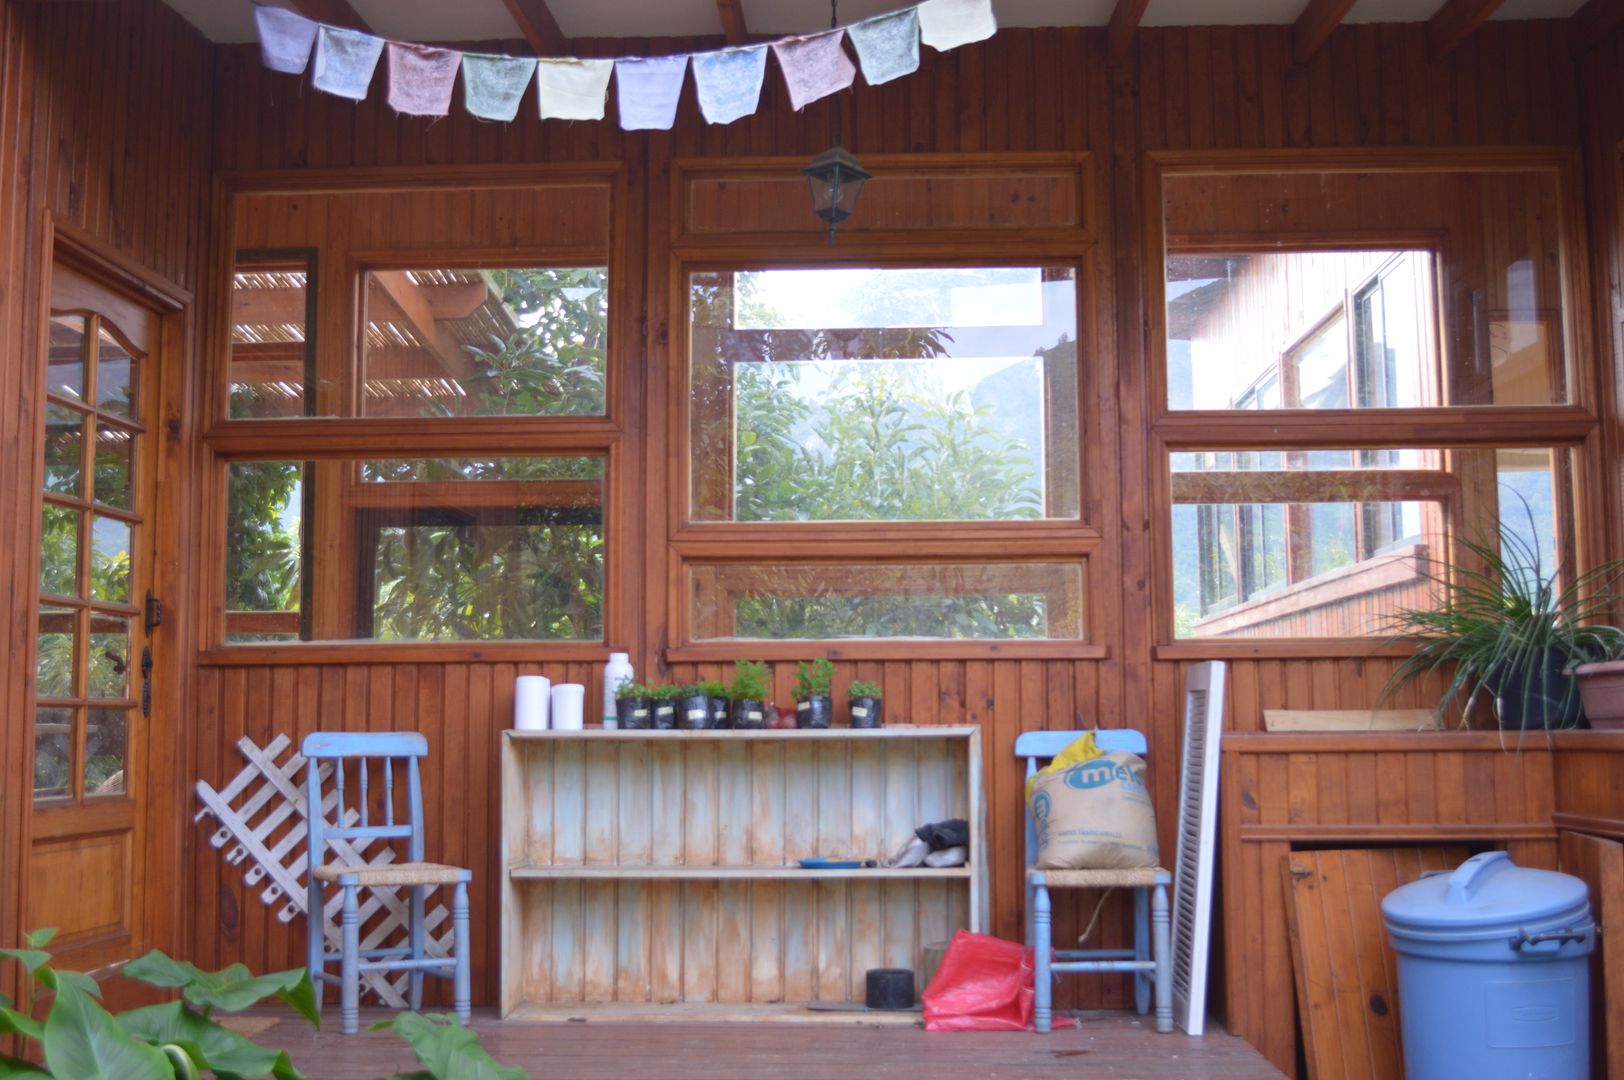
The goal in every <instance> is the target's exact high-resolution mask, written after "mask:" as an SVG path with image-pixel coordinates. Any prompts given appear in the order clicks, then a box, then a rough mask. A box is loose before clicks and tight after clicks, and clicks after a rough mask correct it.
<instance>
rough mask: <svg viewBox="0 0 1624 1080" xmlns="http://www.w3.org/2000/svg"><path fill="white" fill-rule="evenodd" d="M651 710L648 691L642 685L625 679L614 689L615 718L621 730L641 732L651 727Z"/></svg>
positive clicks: (651, 704)
mask: <svg viewBox="0 0 1624 1080" xmlns="http://www.w3.org/2000/svg"><path fill="white" fill-rule="evenodd" d="M652 708H653V703H652V702H650V701H649V689H648V687H646V686H644V685H643V684H642V683H639V682H633V681H632V680H631V679H629V678H627V679H622V680H620V685H619V686H617V687H615V716H616V717H617V718H618V719H619V721H620V726H621V729H622V730H625V731H642V730H645V729H647V728H649V727H651V726H652V725H653V717H652V716H651V710H652Z"/></svg>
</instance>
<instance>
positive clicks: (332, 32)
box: [313, 24, 383, 101]
mask: <svg viewBox="0 0 1624 1080" xmlns="http://www.w3.org/2000/svg"><path fill="white" fill-rule="evenodd" d="M382 55H383V38H380V37H373V36H372V35H371V34H363V33H361V32H360V31H359V30H346V29H344V28H343V27H341V26H327V25H325V24H323V25H322V28H321V30H320V31H318V32H317V34H316V73H315V78H314V80H313V81H314V82H315V84H316V89H317V90H321V91H323V92H325V93H328V94H335V95H337V96H338V97H342V98H349V99H350V100H351V101H360V100H362V99H363V98H365V97H366V96H367V88H368V87H370V86H371V85H372V73H373V72H374V71H376V70H377V68H378V57H380V56H382Z"/></svg>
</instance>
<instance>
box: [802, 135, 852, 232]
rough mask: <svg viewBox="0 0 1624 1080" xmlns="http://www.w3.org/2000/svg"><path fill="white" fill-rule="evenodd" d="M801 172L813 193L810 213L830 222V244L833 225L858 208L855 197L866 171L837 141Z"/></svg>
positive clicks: (849, 215)
mask: <svg viewBox="0 0 1624 1080" xmlns="http://www.w3.org/2000/svg"><path fill="white" fill-rule="evenodd" d="M801 172H803V173H805V174H806V184H807V187H808V188H809V189H810V190H811V192H812V212H813V213H814V214H817V215H818V217H820V218H822V219H823V220H824V221H827V222H828V223H829V240H830V242H831V243H833V241H834V238H835V226H837V225H839V224H840V223H841V222H842V221H845V220H846V219H847V218H849V217H851V215H852V211H854V210H856V209H857V196H859V195H861V194H862V192H863V183H864V181H866V180H868V179H869V174H868V173H867V172H865V171H864V170H863V166H862V165H860V164H858V161H857V159H856V158H855V157H853V156H852V155H851V154H849V153H847V151H846V148H845V147H844V146H841V145H840V144H839V143H838V142H837V143H835V145H834V146H832V147H830V148H829V149H827V150H825V151H824V152H823V153H821V154H819V155H818V156H817V157H815V158H813V159H812V163H811V164H810V165H808V166H807V167H806V168H804V169H802V170H801Z"/></svg>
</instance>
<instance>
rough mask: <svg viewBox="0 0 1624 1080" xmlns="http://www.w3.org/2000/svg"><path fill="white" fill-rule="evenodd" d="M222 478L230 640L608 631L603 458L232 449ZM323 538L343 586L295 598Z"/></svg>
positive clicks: (538, 636)
mask: <svg viewBox="0 0 1624 1080" xmlns="http://www.w3.org/2000/svg"><path fill="white" fill-rule="evenodd" d="M229 484H230V508H231V516H230V518H229V520H228V524H227V544H228V549H227V559H226V573H227V614H226V628H227V634H226V638H227V640H228V641H231V642H239V643H241V642H252V641H275V640H300V639H303V640H331V639H338V638H355V639H376V640H384V641H435V640H485V641H489V640H514V639H518V640H543V641H601V640H602V639H603V583H604V524H603V484H604V462H603V459H602V458H601V457H553V458H543V457H534V458H499V459H492V458H478V459H475V458H436V459H369V460H366V461H354V460H351V461H323V462H316V463H313V464H308V465H300V464H298V463H294V462H252V463H237V464H234V465H232V466H231V470H230V474H229ZM301 502H305V503H307V504H308V505H309V506H312V507H317V508H319V509H318V510H317V511H316V512H315V516H314V517H313V518H311V519H310V520H306V519H305V518H304V515H303V513H302V512H301V511H300V509H299V507H300V504H301ZM329 551H331V552H335V553H339V554H338V555H337V556H336V557H338V559H339V561H338V563H336V564H335V565H333V566H331V567H329V568H328V570H327V572H326V578H325V580H327V581H330V582H333V583H334V585H335V587H334V588H331V589H329V588H327V587H325V586H324V588H323V589H322V590H320V591H316V592H314V593H313V594H312V595H309V596H307V597H301V596H300V595H299V594H300V582H301V575H302V574H304V573H308V572H312V571H311V567H313V566H314V565H315V564H314V563H313V561H312V559H311V553H312V552H329ZM348 553H353V554H348Z"/></svg>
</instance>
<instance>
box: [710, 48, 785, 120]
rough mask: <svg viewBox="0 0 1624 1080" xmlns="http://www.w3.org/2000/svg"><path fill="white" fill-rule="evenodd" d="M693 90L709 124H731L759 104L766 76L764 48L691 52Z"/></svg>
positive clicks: (749, 112)
mask: <svg viewBox="0 0 1624 1080" xmlns="http://www.w3.org/2000/svg"><path fill="white" fill-rule="evenodd" d="M693 59H694V87H695V89H697V90H698V91H699V111H700V112H702V113H704V114H705V119H706V121H708V122H709V123H712V124H731V123H732V122H733V121H735V120H737V119H739V118H740V117H741V116H749V115H750V114H751V113H753V112H755V111H756V106H757V105H759V104H760V103H761V84H762V81H763V80H764V79H765V78H766V77H767V46H765V45H751V46H747V47H745V48H742V49H720V50H718V51H716V52H705V53H694V58H693Z"/></svg>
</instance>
